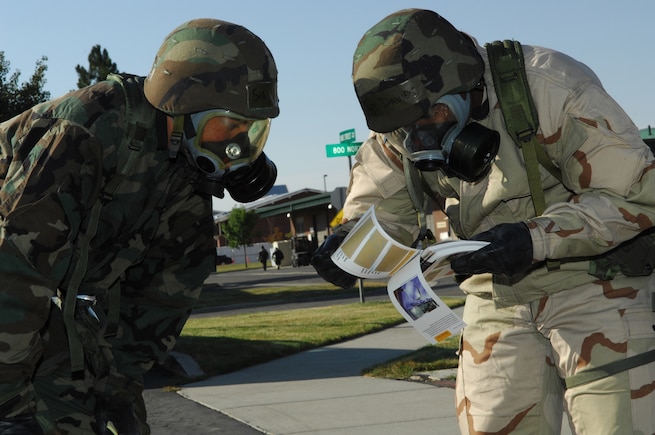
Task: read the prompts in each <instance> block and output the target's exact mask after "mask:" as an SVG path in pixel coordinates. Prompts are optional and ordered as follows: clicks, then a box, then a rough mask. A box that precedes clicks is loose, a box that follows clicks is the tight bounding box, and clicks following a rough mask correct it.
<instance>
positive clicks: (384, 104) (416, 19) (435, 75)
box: [352, 9, 484, 133]
mask: <svg viewBox="0 0 655 435" xmlns="http://www.w3.org/2000/svg"><path fill="white" fill-rule="evenodd" d="M483 72H484V62H483V60H482V57H481V56H480V54H479V53H478V52H477V49H476V47H475V45H474V43H473V42H472V40H471V39H470V38H469V37H468V36H467V35H465V34H463V33H462V32H460V31H459V30H457V29H455V28H454V27H453V26H452V25H451V24H450V23H449V22H448V21H446V20H445V19H444V18H442V17H441V16H440V15H438V14H437V13H435V12H432V11H428V10H423V9H404V10H401V11H398V12H395V13H393V14H391V15H389V16H387V17H386V18H384V19H383V20H382V21H380V22H379V23H377V24H376V25H375V26H373V27H372V28H371V29H370V30H369V31H368V32H366V33H365V34H364V36H363V37H362V39H361V40H360V41H359V44H358V46H357V49H356V50H355V55H354V57H353V73H352V74H353V84H354V86H355V92H356V93H357V98H358V99H359V103H360V105H361V107H362V110H363V111H364V115H365V116H366V121H367V124H368V126H369V128H370V129H371V130H373V131H376V132H380V133H387V132H390V131H393V130H396V129H398V128H400V127H403V126H406V125H409V124H411V123H413V122H415V121H416V120H418V119H419V118H421V117H423V116H424V115H425V113H426V112H427V110H428V109H429V108H430V106H431V105H432V104H434V103H435V102H436V101H437V100H438V99H439V98H440V97H442V96H443V95H446V94H455V93H459V92H468V91H470V90H472V89H473V88H474V87H475V86H476V85H477V84H478V83H479V82H480V80H481V78H482V74H483Z"/></svg>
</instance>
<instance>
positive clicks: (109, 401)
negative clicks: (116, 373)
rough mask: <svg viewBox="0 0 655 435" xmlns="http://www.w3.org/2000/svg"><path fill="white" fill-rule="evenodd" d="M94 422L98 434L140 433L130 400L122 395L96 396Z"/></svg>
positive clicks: (122, 434)
mask: <svg viewBox="0 0 655 435" xmlns="http://www.w3.org/2000/svg"><path fill="white" fill-rule="evenodd" d="M96 423H97V424H98V428H97V433H98V434H99V435H116V434H119V435H141V426H140V423H139V419H138V418H137V416H136V414H135V412H134V406H133V404H132V402H130V401H129V400H127V399H126V398H123V397H118V398H116V397H109V398H98V399H97V402H96Z"/></svg>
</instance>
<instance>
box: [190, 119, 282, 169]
mask: <svg viewBox="0 0 655 435" xmlns="http://www.w3.org/2000/svg"><path fill="white" fill-rule="evenodd" d="M190 118H191V122H192V124H193V127H194V130H195V132H196V134H195V137H193V138H188V137H186V145H187V149H188V150H189V151H190V153H191V157H192V159H193V161H194V163H195V164H196V166H197V167H198V169H200V171H202V173H203V174H204V175H205V176H206V177H208V178H210V179H220V178H222V177H223V176H225V174H226V173H229V172H230V171H236V170H238V169H239V168H242V167H244V166H248V165H250V163H252V162H254V161H255V160H256V159H257V157H259V155H260V154H261V153H262V150H263V148H264V144H265V143H266V139H267V138H268V133H269V130H270V119H259V120H255V119H250V118H245V117H242V116H240V115H237V114H235V113H233V112H230V111H227V110H208V111H205V112H199V113H194V114H192V115H190Z"/></svg>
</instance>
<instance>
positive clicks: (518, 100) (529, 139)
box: [485, 40, 562, 270]
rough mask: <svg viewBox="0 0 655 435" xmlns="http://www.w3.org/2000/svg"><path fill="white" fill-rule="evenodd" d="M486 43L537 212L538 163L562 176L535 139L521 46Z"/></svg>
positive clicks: (541, 199)
mask: <svg viewBox="0 0 655 435" xmlns="http://www.w3.org/2000/svg"><path fill="white" fill-rule="evenodd" d="M485 47H486V49H487V55H488V56H489V66H490V69H491V75H492V77H493V82H494V88H495V89H496V94H497V96H498V103H499V105H500V108H501V110H502V112H503V118H504V119H505V126H506V127H507V131H508V132H509V133H510V135H511V136H512V139H513V140H514V142H515V143H516V145H517V146H518V147H519V148H521V152H522V153H523V160H524V162H525V169H526V172H527V177H528V186H529V187H530V195H531V197H532V204H533V207H534V211H535V215H536V216H540V215H541V214H543V212H544V210H545V209H546V199H545V195H544V189H543V185H542V183H541V174H540V172H539V165H540V164H541V166H543V167H544V168H545V169H546V170H548V171H549V172H550V173H551V174H552V175H553V176H554V177H556V178H557V179H558V180H559V181H560V182H561V181H562V176H561V172H560V170H559V169H558V168H557V167H556V166H555V165H554V164H553V163H552V162H551V161H550V159H549V158H548V156H547V155H546V152H545V151H544V149H543V147H542V146H541V144H540V143H539V141H538V140H537V130H538V129H539V117H538V115H537V110H536V108H535V106H534V101H533V100H532V95H531V94H530V88H529V85H528V79H527V76H526V74H525V64H524V60H523V50H522V49H521V44H520V43H519V42H518V41H509V40H505V41H494V42H492V43H489V44H486V46H485ZM547 265H548V269H549V270H554V269H558V268H559V262H558V261H555V260H549V261H547Z"/></svg>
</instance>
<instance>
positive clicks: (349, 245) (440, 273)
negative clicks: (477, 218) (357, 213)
mask: <svg viewBox="0 0 655 435" xmlns="http://www.w3.org/2000/svg"><path fill="white" fill-rule="evenodd" d="M488 243H489V242H480V241H470V240H444V241H441V242H438V243H435V244H434V245H431V246H428V247H426V248H425V249H423V250H420V249H414V248H410V247H408V246H404V245H402V244H400V243H398V242H396V241H395V240H393V239H392V238H391V237H390V236H389V235H388V234H387V233H386V232H385V231H384V230H383V229H382V227H381V226H380V223H379V222H378V220H377V218H376V217H375V210H374V208H373V207H371V208H370V209H369V210H368V211H367V212H366V213H365V214H364V215H363V216H362V217H361V219H360V220H359V222H358V223H357V225H356V226H355V227H354V228H353V229H352V230H351V231H350V233H348V236H347V237H346V238H345V239H344V241H343V242H342V243H341V246H340V247H339V249H337V250H336V251H335V252H334V253H333V254H332V256H331V258H332V261H334V263H335V264H336V265H337V266H339V267H340V268H341V269H343V270H344V271H346V272H348V273H350V274H351V275H354V276H357V277H359V278H374V279H380V278H389V281H388V283H387V291H388V293H389V298H390V299H391V302H392V303H393V304H394V306H395V307H396V309H397V310H398V312H399V313H400V314H401V315H402V316H403V317H404V318H405V319H406V320H407V322H409V323H410V324H411V325H412V326H413V327H414V328H415V329H416V330H417V331H419V332H420V333H421V334H422V335H423V336H424V337H425V338H426V339H427V340H428V341H429V342H430V343H432V344H435V343H437V342H441V341H443V340H445V339H446V338H448V337H450V336H452V335H457V334H459V333H460V332H461V330H462V328H463V327H464V326H466V325H465V323H464V321H463V320H462V319H461V318H459V317H458V316H457V315H456V314H455V313H454V312H453V311H452V310H451V309H450V308H449V307H448V306H447V305H446V304H444V303H443V302H442V300H441V299H440V298H439V296H437V295H436V294H435V293H434V291H432V287H431V284H433V283H435V282H437V281H439V280H440V279H443V278H444V277H451V278H452V276H453V274H454V272H453V271H452V269H451V268H450V258H451V256H453V255H455V254H461V253H464V252H471V251H476V250H478V249H480V248H482V247H484V246H486V245H487V244H488Z"/></svg>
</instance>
